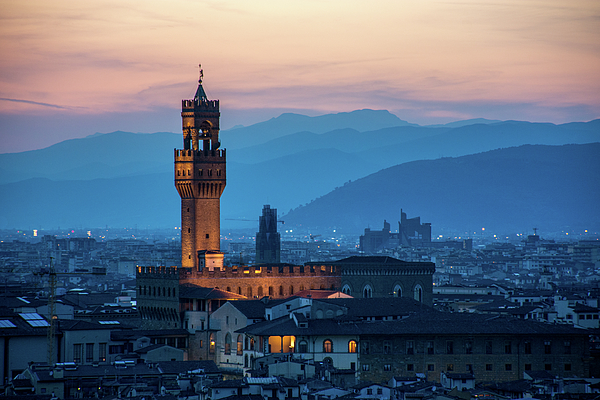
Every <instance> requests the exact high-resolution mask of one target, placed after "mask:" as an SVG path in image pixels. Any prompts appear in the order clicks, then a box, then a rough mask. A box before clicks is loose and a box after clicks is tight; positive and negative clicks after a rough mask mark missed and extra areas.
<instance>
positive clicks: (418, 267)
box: [137, 70, 435, 329]
mask: <svg viewBox="0 0 600 400" xmlns="http://www.w3.org/2000/svg"><path fill="white" fill-rule="evenodd" d="M202 81H203V72H202V70H200V79H199V80H198V87H197V89H196V94H195V95H194V98H193V99H189V100H182V103H181V120H182V133H183V148H182V149H175V170H174V172H175V187H176V189H177V192H178V193H179V196H180V197H181V268H179V269H178V268H175V267H142V266H139V267H138V269H137V286H138V307H139V309H140V311H141V315H142V326H143V327H145V328H148V329H150V328H151V329H173V328H176V329H178V328H185V324H184V323H183V321H186V320H190V321H191V320H195V319H194V318H196V317H191V316H189V315H188V316H186V313H190V312H194V311H197V310H194V308H193V307H190V304H196V305H198V304H203V302H206V301H209V299H205V298H202V299H200V298H198V299H196V298H193V299H192V298H189V296H187V297H186V298H185V299H183V298H182V297H181V296H180V293H181V292H182V289H181V288H182V287H184V286H185V287H204V288H212V289H218V290H219V291H220V293H221V294H220V298H227V299H229V300H237V299H239V298H247V299H252V298H262V297H265V296H268V297H270V298H286V297H289V296H292V295H293V294H294V293H296V292H299V291H303V290H309V289H327V290H339V291H344V292H345V293H346V294H349V295H351V296H354V297H360V298H363V297H365V298H371V297H409V298H411V299H415V300H417V301H419V302H422V303H425V304H428V305H431V303H432V298H433V297H432V276H433V272H434V270H435V268H434V264H433V263H430V262H405V261H401V260H396V259H393V258H391V257H381V256H375V257H350V258H347V259H344V260H339V261H336V262H311V263H307V264H305V265H292V264H282V263H279V248H278V247H279V234H278V233H277V211H276V209H274V208H273V209H272V208H270V206H265V208H264V209H263V215H262V216H261V218H260V226H259V232H258V234H257V264H256V265H250V266H248V265H233V266H226V265H224V263H223V259H224V257H223V253H222V252H221V249H220V198H221V194H222V193H223V190H224V189H225V185H226V153H225V149H221V143H220V141H219V118H220V111H219V100H209V99H208V97H207V95H206V92H205V90H204V88H203V86H202V85H203V82H202ZM187 293H190V292H189V290H187ZM224 293H229V295H226V294H224ZM196 325H197V324H196ZM190 329H191V328H190Z"/></svg>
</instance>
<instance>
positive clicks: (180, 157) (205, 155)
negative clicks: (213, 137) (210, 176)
mask: <svg viewBox="0 0 600 400" xmlns="http://www.w3.org/2000/svg"><path fill="white" fill-rule="evenodd" d="M193 161H200V162H225V149H217V150H181V149H175V162H193Z"/></svg>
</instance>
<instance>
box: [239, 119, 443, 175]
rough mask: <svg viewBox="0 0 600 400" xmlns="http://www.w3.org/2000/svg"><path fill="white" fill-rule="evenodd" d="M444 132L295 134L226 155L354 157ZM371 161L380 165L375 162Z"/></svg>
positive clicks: (250, 159) (254, 158) (249, 158)
mask: <svg viewBox="0 0 600 400" xmlns="http://www.w3.org/2000/svg"><path fill="white" fill-rule="evenodd" d="M446 131H447V129H444V128H424V127H415V126H395V127H390V128H382V129H378V130H375V131H366V132H359V131H357V130H356V129H350V128H345V129H335V130H332V131H329V132H325V133H321V134H316V133H313V132H297V133H293V134H290V135H286V136H283V137H279V138H277V139H273V140H270V141H268V142H266V143H263V144H260V145H255V146H251V147H245V148H243V149H233V150H228V155H229V157H230V158H231V159H235V160H238V161H240V162H245V163H256V162H260V161H265V160H269V159H274V158H278V157H281V156H286V155H290V154H294V153H297V152H300V151H307V150H319V149H338V150H340V151H343V152H346V153H357V154H358V153H363V152H366V151H368V150H371V149H374V148H377V147H381V146H386V147H387V146H394V145H401V144H402V143H406V142H410V141H413V140H416V139H424V138H427V137H431V136H436V135H439V134H441V133H442V132H446ZM373 162H374V164H378V165H380V163H379V162H377V160H373ZM385 166H389V165H385ZM382 168H383V167H382Z"/></svg>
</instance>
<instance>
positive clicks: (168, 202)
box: [0, 172, 180, 229]
mask: <svg viewBox="0 0 600 400" xmlns="http://www.w3.org/2000/svg"><path fill="white" fill-rule="evenodd" d="M172 179H173V174H172V173H171V172H168V173H163V174H152V175H141V176H138V177H135V178H130V177H126V178H113V179H95V180H87V181H58V182H57V181H51V180H49V179H45V178H34V179H28V180H25V181H21V182H15V183H9V184H5V185H1V186H0V191H1V192H2V193H3V194H2V196H0V210H2V211H0V227H17V226H18V227H22V228H23V229H24V228H31V229H43V228H53V227H57V226H61V227H83V228H85V227H103V226H106V225H108V226H113V227H125V226H126V227H134V226H138V227H140V228H141V227H146V226H151V227H169V226H178V225H179V224H180V222H178V221H179V219H180V199H179V195H178V194H177V191H176V190H175V187H174V186H173V182H172Z"/></svg>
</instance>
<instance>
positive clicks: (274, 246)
mask: <svg viewBox="0 0 600 400" xmlns="http://www.w3.org/2000/svg"><path fill="white" fill-rule="evenodd" d="M280 252H281V237H280V235H279V233H278V232H277V209H276V208H271V206H270V205H269V204H267V205H265V206H264V207H263V210H262V215H261V216H260V217H259V220H258V232H257V233H256V264H272V263H279V262H280Z"/></svg>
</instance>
